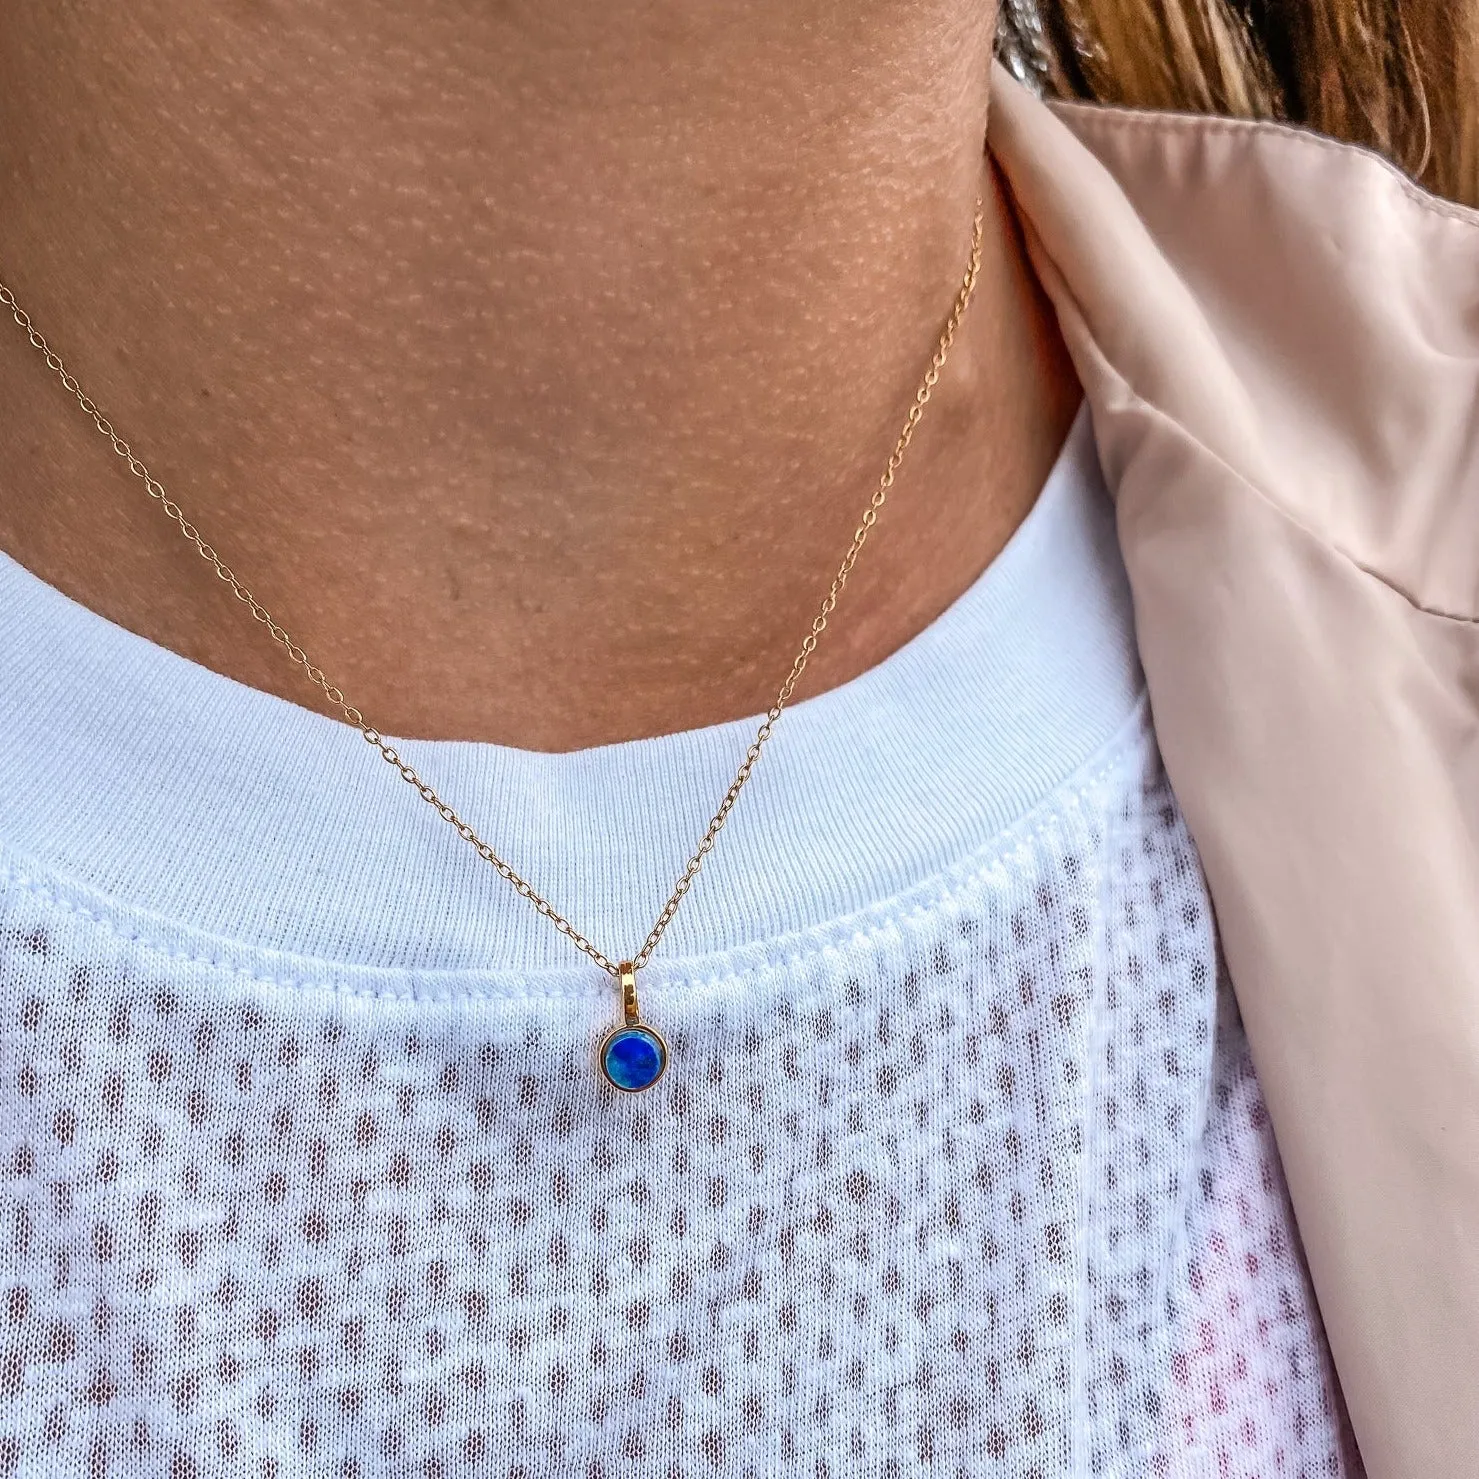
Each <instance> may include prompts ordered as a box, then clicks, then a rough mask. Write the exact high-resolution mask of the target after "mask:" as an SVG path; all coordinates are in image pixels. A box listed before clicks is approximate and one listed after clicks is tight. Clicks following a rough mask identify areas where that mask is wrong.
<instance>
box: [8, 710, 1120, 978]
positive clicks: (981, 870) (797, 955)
mask: <svg viewBox="0 0 1479 1479" xmlns="http://www.w3.org/2000/svg"><path fill="white" fill-rule="evenodd" d="M1148 722H1149V719H1148V705H1147V700H1146V698H1145V696H1144V694H1143V693H1142V695H1141V697H1140V698H1139V699H1138V700H1137V702H1136V704H1135V707H1134V710H1133V711H1132V712H1131V714H1130V715H1129V717H1128V718H1127V719H1126V720H1125V721H1124V722H1123V723H1122V724H1121V726H1120V728H1119V730H1118V731H1117V732H1116V733H1115V734H1114V735H1113V736H1111V738H1110V739H1109V740H1107V741H1106V742H1105V744H1104V745H1103V746H1102V747H1101V749H1100V751H1099V753H1098V755H1097V756H1094V757H1091V758H1090V759H1089V760H1088V761H1086V762H1085V764H1086V765H1092V766H1093V767H1094V768H1093V769H1092V770H1091V771H1089V773H1088V774H1087V775H1085V776H1083V777H1082V779H1080V780H1078V781H1077V782H1076V783H1075V784H1074V785H1073V786H1072V788H1071V789H1065V788H1059V789H1058V790H1055V791H1054V792H1052V793H1051V794H1050V795H1049V796H1047V797H1044V798H1043V800H1042V801H1041V802H1039V804H1038V805H1037V806H1035V807H1034V808H1033V809H1032V810H1031V811H1029V812H1028V813H1027V814H1026V816H1024V817H1022V818H1020V819H1019V820H1018V821H1017V822H1015V823H1014V824H1013V825H1012V826H1010V827H1008V828H1006V829H1004V830H1003V831H1002V832H1000V833H998V834H997V835H996V836H995V837H993V838H992V839H991V840H990V842H988V843H987V844H986V845H985V846H984V847H982V848H981V849H978V850H977V852H976V853H974V854H973V855H971V856H970V857H969V858H967V859H963V860H962V861H961V862H959V863H957V864H956V865H955V866H954V867H953V868H950V869H947V870H944V871H942V872H941V873H938V874H936V875H935V876H934V877H932V878H929V879H925V880H923V881H922V882H920V883H917V884H914V885H912V886H911V887H910V888H909V889H907V890H905V891H904V892H903V893H900V894H895V895H893V896H892V897H891V898H889V899H885V900H879V901H877V902H874V903H871V904H868V905H866V906H865V907H864V908H863V909H862V910H859V911H857V912H856V913H855V914H853V915H851V916H844V917H843V918H842V919H840V920H830V921H827V922H826V923H825V924H823V925H819V926H818V925H813V926H810V927H808V928H807V929H806V930H798V931H793V932H792V933H791V934H790V935H783V936H780V937H779V938H777V939H775V940H771V941H763V942H755V943H752V944H744V945H738V946H734V947H731V948H730V949H728V950H725V951H724V952H722V953H723V954H725V955H731V954H750V955H752V956H754V957H755V960H754V965H753V967H752V968H751V969H729V970H724V971H717V972H710V973H709V974H707V975H704V974H701V973H700V971H698V970H693V969H687V968H685V967H684V965H683V964H682V962H681V961H679V962H674V963H672V965H671V966H669V967H668V968H669V969H671V970H672V971H673V973H674V975H675V977H677V978H678V981H679V982H681V984H682V986H683V987H684V988H686V989H687V990H689V991H694V990H698V991H702V990H708V989H712V988H715V987H718V986H722V985H727V984H731V983H734V982H738V981H740V980H742V979H744V978H745V977H746V976H747V975H750V974H752V972H753V973H755V974H759V973H763V972H766V971H774V970H776V969H778V968H781V967H784V968H786V969H789V970H797V969H800V968H801V967H803V966H804V965H805V964H806V963H807V962H808V961H809V960H811V959H813V958H815V957H816V956H817V955H819V954H821V953H822V952H824V951H826V950H828V949H832V948H835V945H836V943H837V942H838V941H839V940H846V941H849V942H862V943H863V944H865V945H867V946H868V947H870V948H873V947H876V946H877V945H878V944H880V943H881V942H882V941H884V939H885V938H897V937H898V936H899V933H900V930H901V927H902V926H905V925H917V924H919V923H920V922H921V921H923V920H924V919H925V918H926V916H928V915H929V914H931V913H932V912H934V911H935V910H936V909H940V908H946V909H948V908H952V907H954V906H955V905H957V904H958V903H959V902H960V900H961V898H962V897H963V896H964V895H965V894H966V893H968V892H970V891H971V890H972V889H974V888H975V887H977V886H978V885H979V884H980V882H981V881H982V880H983V879H984V878H985V877H986V876H987V875H989V874H990V873H992V872H993V871H995V870H996V869H999V868H1000V867H1002V866H1003V865H1006V864H1008V863H1010V861H1011V860H1012V859H1013V858H1014V857H1016V856H1018V855H1019V854H1020V853H1022V852H1023V851H1025V850H1026V849H1027V848H1029V847H1030V846H1032V845H1033V844H1035V843H1036V842H1038V841H1039V840H1040V839H1041V838H1042V836H1043V835H1044V834H1045V833H1046V832H1048V831H1049V830H1050V829H1051V827H1052V826H1053V825H1054V824H1055V823H1056V822H1057V821H1059V820H1060V819H1061V818H1062V817H1064V816H1067V815H1070V814H1073V813H1078V812H1081V810H1082V808H1083V806H1084V803H1085V801H1086V799H1087V798H1088V796H1089V794H1090V793H1091V792H1093V791H1094V790H1096V789H1097V788H1098V787H1099V786H1101V785H1102V784H1103V783H1104V781H1105V779H1106V778H1107V777H1108V776H1109V775H1111V774H1112V773H1113V772H1114V771H1115V770H1116V769H1117V768H1118V767H1120V766H1121V765H1123V764H1125V763H1126V761H1127V760H1128V758H1129V756H1130V755H1131V754H1132V753H1133V749H1134V746H1135V743H1136V742H1137V741H1138V739H1139V738H1140V734H1141V726H1142V725H1145V724H1148ZM6 887H9V888H13V889H15V890H17V891H19V892H22V893H25V894H28V895H30V896H31V897H33V898H36V899H39V900H41V901H42V902H43V903H44V904H45V905H47V906H48V907H50V908H53V909H56V910H58V911H60V912H63V913H67V914H71V915H74V916H76V917H78V918H82V919H85V920H88V921H89V922H90V923H92V924H94V925H96V926H98V927H99V928H101V929H102V930H103V931H104V932H105V933H107V934H109V935H111V936H112V937H113V938H114V939H116V940H122V941H126V942H127V943H130V944H133V945H136V946H138V947H140V948H141V949H143V950H144V951H146V952H147V953H149V954H151V955H154V956H157V957H159V958H161V959H163V960H166V961H173V962H178V963H184V964H187V965H196V966H203V967H207V968H209V969H212V970H216V971H220V972H223V973H225V974H228V975H230V976H234V977H237V978H238V979H240V980H243V981H245V982H248V983H250V984H251V985H254V986H259V987H266V988H268V989H270V990H275V991H279V992H286V993H292V994H294V995H297V996H303V995H305V994H318V995H320V996H331V997H338V998H344V999H348V1000H357V1001H405V1002H440V1003H449V1004H462V1003H478V1002H481V1003H485V1004H488V1005H498V1004H501V1003H517V1002H520V1001H548V1000H580V999H581V998H583V997H585V996H588V995H589V996H590V997H592V999H594V997H595V996H597V995H600V994H603V993H602V992H599V991H597V990H595V989H593V990H591V991H589V992H588V991H586V990H585V989H584V988H583V986H582V983H579V982H572V983H571V984H570V985H569V987H567V988H561V989H549V990H543V991H539V990H522V991H505V990H499V991H498V992H497V993H496V994H495V993H488V992H484V991H473V990H466V989H463V990H458V989H447V990H442V991H436V990H424V989H420V988H418V986H417V984H416V981H417V978H419V979H421V980H423V981H428V982H430V981H434V980H435V979H436V978H437V977H439V976H452V977H456V976H463V975H470V974H482V975H485V976H486V975H487V974H491V973H490V972H477V971H476V968H475V967H474V968H456V969H451V970H435V969H432V970H426V971H415V970H411V969H406V968H400V967H394V966H353V965H351V966H343V965H340V964H338V963H336V962H333V961H325V962H324V964H325V966H326V967H327V968H328V969H329V970H330V971H335V970H353V971H355V972H357V973H360V974H371V975H373V974H377V973H378V974H383V975H388V976H397V977H400V978H402V979H407V980H408V981H409V984H408V986H407V987H406V989H404V990H396V989H384V990H374V989H371V988H359V987H354V986H350V985H347V984H344V983H339V982H334V981H321V980H304V979H300V978H295V977H292V976H268V975H264V974H261V973H260V972H258V971H255V970H253V969H252V968H251V966H250V965H248V964H244V963H240V962H237V961H233V960H229V959H223V958H221V957H220V956H217V955H210V954H205V953H202V952H200V951H198V950H190V949H177V948H174V947H171V946H169V945H166V944H164V943H162V942H161V941H160V940H159V939H157V938H156V937H154V936H152V935H151V934H150V933H149V932H148V931H147V930H145V929H143V928H137V927H135V928H130V927H127V926H125V925H124V924H123V923H122V922H120V921H119V920H117V919H115V918H114V917H112V916H111V915H110V914H107V913H104V912H102V911H101V910H98V909H92V908H89V907H88V906H87V905H86V904H84V903H82V902H80V901H78V900H74V899H68V898H64V897H62V896H61V895H60V894H59V893H58V891H57V890H56V889H55V888H54V887H52V886H49V885H48V884H47V883H45V882H44V881H42V880H39V879H35V878H31V877H29V876H28V875H27V874H26V873H25V872H23V871H22V869H21V867H20V866H18V865H16V864H10V863H0V892H3V890H4V888H6ZM120 907H122V908H126V907H127V906H120ZM885 910H895V911H896V912H894V913H892V914H891V915H890V916H889V917H888V918H886V919H877V920H874V921H872V922H869V923H859V924H857V925H852V926H849V924H848V920H849V919H850V918H851V919H858V918H863V919H866V918H867V916H870V915H877V914H879V913H881V912H883V911H885ZM803 936H808V937H810V942H809V944H808V945H807V946H806V948H804V949H803V948H798V947H797V944H796V943H795V942H796V941H797V940H798V939H800V938H802V937H803ZM223 943H234V942H223ZM239 948H240V949H242V950H243V951H248V952H250V951H254V950H264V949H266V948H267V947H258V946H253V945H250V944H244V945H242V946H240V947H239ZM703 958H704V957H703V956H697V957H694V960H695V962H700V961H702V960H703ZM664 964H665V965H666V964H667V963H664ZM555 969H560V970H563V969H564V968H563V967H560V968H555ZM549 970H551V968H550V967H540V968H538V969H536V970H535V971H529V972H515V974H522V975H529V974H541V973H544V972H546V971H549ZM663 984H666V983H661V982H659V984H658V989H662V985H663ZM675 984H676V983H675Z"/></svg>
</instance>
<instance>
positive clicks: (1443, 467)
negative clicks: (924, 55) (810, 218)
mask: <svg viewBox="0 0 1479 1479" xmlns="http://www.w3.org/2000/svg"><path fill="white" fill-rule="evenodd" d="M994 87H995V91H994V93H993V99H992V118H991V125H990V130H989V134H988V146H989V148H990V151H991V153H992V155H993V156H994V158H995V159H996V161H997V163H998V164H999V165H1000V166H1001V168H1002V170H1003V172H1004V174H1005V176H1006V178H1007V180H1008V181H1009V183H1010V186H1011V189H1012V192H1013V195H1014V197H1015V199H1016V202H1017V206H1018V209H1019V211H1020V213H1021V216H1022V219H1023V223H1024V227H1025V230H1026V232H1027V237H1028V245H1029V248H1030V251H1031V254H1032V258H1033V261H1034V263H1035V265H1036V268H1037V271H1038V274H1039V275H1040V277H1041V279H1042V281H1043V284H1044V286H1045V288H1046V289H1047V291H1048V293H1049V295H1050V297H1051V298H1052V301H1053V303H1054V305H1055V307H1056V309H1057V312H1058V316H1059V320H1060V322H1061V325H1062V330H1063V334H1064V336H1065V338H1066V339H1067V342H1068V345H1069V348H1070V349H1071V351H1072V354H1073V358H1074V362H1075V364H1076V365H1077V368H1078V373H1079V377H1080V379H1081V380H1082V381H1083V384H1084V388H1085V392H1086V395H1087V397H1088V400H1089V402H1090V405H1091V408H1092V413H1093V421H1094V430H1095V433H1096V435H1097V438H1098V443H1099V455H1100V459H1101V461H1102V463H1103V467H1104V473H1105V477H1106V479H1107V481H1108V484H1109V486H1110V488H1111V490H1112V491H1113V493H1114V496H1115V502H1116V509H1117V521H1118V528H1119V533H1120V542H1121V545H1122V548H1123V550H1124V555H1125V562H1126V565H1127V567H1128V569H1129V573H1130V581H1131V585H1132V588H1133V590H1134V599H1135V620H1136V627H1137V633H1138V640H1139V645H1140V651H1141V656H1142V659H1143V662H1144V667H1145V672H1146V678H1147V682H1148V685H1149V690H1150V697H1151V704H1152V708H1153V712H1154V716H1155V726H1156V730H1157V733H1158V735H1159V738H1160V744H1161V748H1162V751H1163V754H1164V757H1165V764H1166V770H1167V773H1168V775H1169V776H1170V779H1171V783H1172V786H1173V787H1174V789H1175V791H1176V794H1177V796H1178V798H1179V800H1180V802H1181V806H1182V808H1183V810H1184V812H1185V814H1186V818H1187V821H1188V823H1189V825H1190V828H1191V831H1192V834H1193V836H1194V837H1195V839H1196V842H1197V846H1198V848H1199V849H1200V852H1201V856H1202V860H1203V863H1204V865H1205V869H1206V874H1207V882H1208V886H1209V889H1210V891H1211V895H1212V900H1213V903H1214V906H1215V909H1216V914H1217V920H1218V925H1219V928H1220V931H1221V936H1222V944H1223V950H1224V953H1225V955H1226V960H1227V965H1228V970H1229V973H1230V975H1231V978H1232V982H1233V986H1234V988H1235V990H1236V993H1237V996H1238V1000H1239V1003H1240V1005H1241V1008H1242V1012H1243V1015H1244V1019H1245V1021H1246V1024H1247V1029H1248V1035H1249V1039H1250V1042H1251V1046H1252V1050H1253V1057H1254V1062H1255V1065H1256V1067H1257V1070H1258V1073H1259V1077H1260V1079H1261V1081H1262V1086H1263V1091H1264V1095H1265V1098H1266V1100H1267V1102H1268V1105H1269V1111H1270V1114H1271V1116H1272V1119H1273V1125H1274V1131H1275V1134H1276V1137H1277V1140H1278V1145H1279V1149H1280V1152H1281V1154H1282V1157H1283V1162H1284V1169H1285V1172H1286V1174H1287V1177H1288V1182H1289V1187H1290V1192H1291V1195H1292V1197H1293V1201H1294V1209H1295V1213H1296V1216H1297V1218H1298V1223H1299V1228H1300V1232H1301V1234H1302V1237H1303V1241H1304V1246H1305V1251H1306V1253H1307V1255H1308V1259H1309V1264H1310V1271H1311V1274H1312V1276H1313V1279H1314V1285H1315V1290H1316V1294H1317V1296H1318V1299H1319V1303H1320V1307H1321V1310H1322V1312H1323V1315H1324V1319H1325V1324H1326V1329H1327V1332H1328V1335H1329V1339H1330V1346H1331V1351H1332V1353H1333V1355H1334V1359H1335V1364H1336V1368H1337V1371H1338V1373H1339V1376H1340V1381H1341V1385H1342V1388H1343V1390H1344V1393H1345V1397H1346V1401H1347V1404H1348V1406H1349V1408H1350V1413H1351V1418H1352V1422H1353V1424H1354V1427H1355V1431H1356V1436H1357V1439H1358V1441H1359V1443H1360V1447H1361V1452H1362V1457H1363V1459H1364V1461H1365V1464H1366V1467H1367V1470H1368V1472H1369V1474H1370V1475H1371V1476H1372V1479H1398V1476H1401V1479H1448V1476H1475V1475H1479V212H1475V211H1471V210H1466V209H1463V208H1461V207H1459V206H1456V205H1453V204H1450V203H1448V202H1446V201H1443V200H1439V199H1437V198H1435V197H1433V196H1430V195H1428V194H1425V193H1424V192H1423V191H1421V190H1420V189H1418V188H1417V187H1416V186H1414V185H1413V184H1412V183H1410V181H1408V180H1407V179H1406V178H1405V177H1404V176H1403V175H1401V174H1400V173H1399V172H1398V171H1397V170H1396V169H1394V168H1393V167H1391V166H1390V165H1388V164H1387V163H1386V162H1385V161H1383V160H1382V159H1380V158H1378V157H1377V156H1375V155H1373V154H1371V153H1369V152H1367V151H1365V150H1363V149H1359V148H1356V147H1353V146H1350V145H1344V144H1338V143H1334V142H1332V141H1330V140H1328V139H1325V138H1323V137H1321V136H1319V135H1316V134H1312V133H1309V132H1306V131H1304V130H1302V129H1297V128H1293V127H1288V126H1283V125H1270V124H1262V123H1245V122H1234V121H1229V120H1225V119H1217V118H1205V117H1193V116H1184V115H1179V114H1169V113H1142V112H1129V111H1123V110H1119V109H1111V108H1101V107H1094V106H1087V105H1079V104H1059V103H1053V104H1045V103H1043V102H1041V101H1040V100H1038V99H1037V98H1036V97H1035V96H1034V95H1033V94H1031V93H1030V92H1028V91H1027V90H1026V89H1025V88H1023V87H1022V86H1021V85H1020V84H1019V83H1017V82H1016V81H1014V80H1013V78H1012V77H1011V76H1010V75H1009V74H1008V73H1007V72H1006V71H1005V70H1004V69H1002V68H1001V67H1000V66H998V67H997V69H996V76H995V82H994Z"/></svg>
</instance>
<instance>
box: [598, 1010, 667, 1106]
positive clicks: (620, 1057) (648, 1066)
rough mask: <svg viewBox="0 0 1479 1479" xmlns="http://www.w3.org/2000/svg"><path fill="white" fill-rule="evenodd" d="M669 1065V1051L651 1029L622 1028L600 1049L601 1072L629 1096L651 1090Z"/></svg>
mask: <svg viewBox="0 0 1479 1479" xmlns="http://www.w3.org/2000/svg"><path fill="white" fill-rule="evenodd" d="M667 1066H668V1054H667V1049H666V1048H665V1047H664V1046H663V1041H662V1039H661V1038H660V1037H659V1036H658V1035H657V1034H656V1033H655V1032H654V1031H653V1030H652V1029H651V1028H650V1027H642V1026H640V1025H639V1026H635V1027H622V1028H620V1029H618V1030H617V1031H616V1032H613V1033H612V1034H611V1035H610V1036H609V1037H608V1038H607V1039H606V1043H605V1046H604V1047H603V1048H602V1049H601V1071H602V1072H603V1073H604V1074H605V1075H606V1077H607V1078H608V1079H609V1080H610V1081H611V1083H612V1084H613V1085H614V1086H615V1087H616V1088H618V1089H623V1090H625V1091H626V1092H627V1093H629V1094H635V1093H637V1092H638V1091H639V1090H641V1089H649V1088H651V1087H652V1085H653V1084H655V1083H656V1082H657V1081H658V1079H659V1078H661V1077H662V1071H663V1069H664V1068H666V1067H667Z"/></svg>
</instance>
